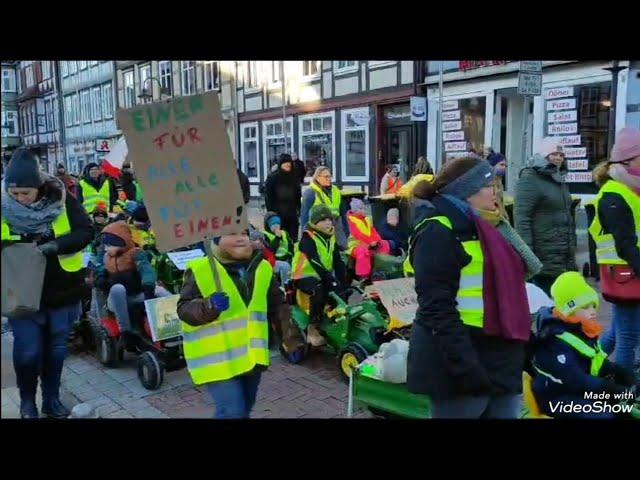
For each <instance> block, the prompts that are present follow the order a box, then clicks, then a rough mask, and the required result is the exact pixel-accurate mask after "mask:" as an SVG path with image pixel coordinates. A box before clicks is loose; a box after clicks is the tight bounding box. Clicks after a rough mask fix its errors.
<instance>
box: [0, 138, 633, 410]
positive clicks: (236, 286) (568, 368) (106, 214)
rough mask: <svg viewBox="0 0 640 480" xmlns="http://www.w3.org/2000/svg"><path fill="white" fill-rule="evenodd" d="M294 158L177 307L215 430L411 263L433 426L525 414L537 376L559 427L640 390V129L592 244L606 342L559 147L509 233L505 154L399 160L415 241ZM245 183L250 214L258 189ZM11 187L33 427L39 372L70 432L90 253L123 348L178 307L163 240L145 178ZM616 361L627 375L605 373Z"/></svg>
mask: <svg viewBox="0 0 640 480" xmlns="http://www.w3.org/2000/svg"><path fill="white" fill-rule="evenodd" d="M296 160H297V159H294V158H293V157H292V155H289V154H282V155H281V156H280V158H279V161H278V163H277V165H276V168H275V169H274V171H273V172H272V173H271V174H270V175H269V177H268V178H267V181H266V184H265V189H264V192H265V203H266V206H267V210H268V212H267V214H266V215H265V216H264V223H263V225H260V226H251V227H250V229H249V230H247V231H244V232H236V233H234V234H229V235H224V236H222V237H218V238H215V239H214V240H213V244H214V245H213V247H212V249H213V253H214V258H213V259H208V258H206V257H203V258H201V259H198V260H194V261H192V262H190V263H189V264H188V265H187V269H186V271H185V275H184V283H183V285H182V289H181V290H180V292H179V294H180V299H179V301H178V310H177V313H178V316H179V318H180V320H181V321H182V330H183V347H184V355H185V359H186V360H187V366H188V369H189V373H190V375H191V377H192V380H193V382H194V383H195V384H196V385H202V386H204V387H205V388H206V390H207V391H208V392H209V393H210V394H211V396H212V398H213V400H214V403H215V417H216V418H248V417H249V415H250V412H251V408H252V406H253V404H254V403H255V399H256V394H257V390H258V386H259V383H260V377H261V373H262V372H263V371H264V369H266V368H267V367H268V365H269V347H270V344H273V343H274V340H275V339H277V342H278V343H279V346H280V347H281V348H282V349H283V350H284V351H285V352H288V353H291V354H294V353H295V352H296V350H297V349H298V348H299V347H300V344H301V342H309V343H310V344H311V345H313V346H320V345H322V344H323V343H324V338H323V334H322V332H321V331H320V330H319V329H318V325H319V323H320V320H321V319H322V315H323V314H324V310H325V306H326V305H327V302H328V296H329V293H330V292H335V293H337V294H338V295H340V296H344V295H345V292H346V290H347V287H348V286H349V282H350V280H349V278H350V275H349V271H350V270H353V272H352V273H353V277H355V279H356V280H358V281H359V282H362V284H366V283H369V282H371V281H372V278H373V277H374V275H375V271H374V268H373V265H374V257H375V256H377V255H396V256H401V257H403V258H404V257H406V260H405V264H404V265H405V274H406V275H407V276H413V277H414V278H415V289H416V293H417V299H418V309H417V313H416V317H415V321H414V323H413V325H412V329H411V337H410V346H409V356H408V364H407V388H408V390H409V391H411V392H414V393H420V394H426V395H429V397H430V398H431V402H432V416H433V417H434V418H516V417H517V416H518V415H519V409H520V402H521V394H522V385H523V380H522V378H523V371H527V372H529V373H530V374H531V376H532V377H533V384H532V385H533V390H534V392H535V394H536V396H537V398H538V399H539V401H540V403H541V408H542V410H543V411H544V412H545V413H546V414H547V415H551V413H552V412H551V411H550V410H549V408H550V407H549V405H550V404H551V403H553V402H558V401H565V402H568V401H574V402H577V403H580V404H583V405H584V404H586V403H588V402H590V401H591V400H589V399H586V398H585V396H584V392H585V391H591V392H593V393H599V392H610V393H620V392H623V391H626V390H627V389H629V388H632V387H633V386H634V385H635V384H636V383H637V381H638V379H637V378H635V377H634V373H633V369H634V368H637V363H636V362H637V361H638V359H637V358H636V357H635V355H636V354H637V350H638V345H639V344H640V287H639V285H640V240H639V238H640V197H639V195H640V132H638V131H635V130H631V129H625V130H623V131H621V132H620V133H619V135H618V136H617V138H616V142H615V145H614V147H613V150H612V153H611V157H610V158H609V159H608V160H607V161H606V162H604V163H603V164H602V165H600V166H599V167H598V168H597V170H596V172H595V179H596V182H597V183H598V185H599V186H600V193H599V194H598V196H597V198H596V200H595V202H594V208H595V219H594V220H593V223H592V224H591V226H590V234H591V236H592V237H593V239H594V241H595V244H596V254H597V259H598V264H599V265H600V267H601V269H602V272H603V273H602V276H601V289H602V294H603V295H604V298H605V299H606V300H607V301H610V302H612V303H613V304H614V307H613V308H614V310H613V311H614V314H613V325H612V327H611V329H610V330H609V331H607V332H603V331H602V330H603V329H602V326H601V324H600V323H599V322H598V321H597V308H598V306H599V303H600V297H599V295H598V293H597V292H596V291H595V290H594V289H593V288H592V287H591V286H590V285H588V284H587V282H586V281H585V279H584V278H583V277H582V275H580V274H579V273H578V272H577V270H578V269H577V265H576V258H575V254H576V226H575V218H574V214H573V212H572V198H571V195H570V193H569V189H568V186H567V184H566V181H565V175H566V161H565V155H564V153H563V151H562V147H561V146H560V145H559V144H558V142H557V140H556V139H554V138H551V137H549V138H545V139H543V140H542V141H541V142H540V144H539V145H537V146H536V148H535V155H534V156H533V158H532V161H531V162H530V165H529V166H527V167H526V168H524V169H523V170H522V172H520V178H519V180H518V182H517V185H516V188H515V200H514V215H513V221H511V220H510V218H509V216H508V215H507V212H506V208H505V202H504V199H503V195H504V178H505V171H506V168H507V160H506V158H505V157H504V155H502V154H500V153H497V152H493V151H490V152H488V155H486V157H482V156H479V155H477V154H473V153H468V154H465V155H463V156H461V157H460V158H456V159H454V160H450V161H448V162H446V163H445V165H444V166H443V167H442V168H441V169H440V171H439V172H437V173H434V172H433V170H432V168H431V166H430V164H429V162H428V161H427V160H426V159H425V158H420V159H419V160H418V161H417V162H416V166H415V169H414V172H413V175H412V177H411V178H410V179H408V181H407V182H406V183H404V184H403V182H402V181H401V180H400V178H399V169H398V166H397V165H390V166H389V168H388V171H387V173H386V174H385V176H384V178H383V179H382V182H381V185H380V191H381V192H383V193H386V194H393V195H396V196H397V197H398V198H402V199H403V200H402V201H406V202H409V203H410V207H411V208H410V209H408V210H407V211H411V212H412V215H413V216H412V218H410V219H405V220H406V223H407V224H409V225H410V229H409V231H408V232H407V231H404V230H402V229H401V228H399V220H400V210H398V208H391V209H389V210H388V211H387V212H386V217H385V219H384V221H383V222H382V223H381V225H380V227H381V228H380V229H379V230H378V229H376V227H375V226H374V224H373V221H372V219H371V217H370V216H368V215H367V213H366V208H365V204H364V202H363V201H362V200H360V199H359V198H353V199H351V201H350V202H347V201H345V200H343V198H342V194H341V191H340V189H339V188H338V187H337V186H336V185H334V184H333V182H332V178H333V176H332V172H331V170H330V169H329V168H328V167H326V166H320V167H318V168H316V170H315V172H314V173H313V176H312V178H311V181H310V184H309V187H308V188H306V189H305V190H304V191H303V188H302V186H303V182H304V175H303V174H301V173H300V171H299V165H297V163H296ZM238 175H239V181H240V184H241V186H242V190H243V196H244V197H245V202H248V201H249V198H248V197H249V193H248V182H246V181H245V180H246V177H244V178H243V174H242V172H240V171H238ZM3 181H4V184H3V189H2V197H3V198H2V248H3V250H4V249H5V248H6V247H7V246H10V245H11V244H12V243H15V242H33V241H35V242H36V243H37V244H38V248H39V249H40V251H41V252H42V254H43V255H44V256H45V257H46V258H47V267H46V268H47V269H46V273H45V286H44V288H43V293H42V304H41V308H40V310H39V311H38V312H36V313H34V314H33V315H31V316H28V317H25V318H9V321H10V323H11V326H12V328H13V331H14V336H15V344H14V366H15V370H16V376H17V379H18V387H19V389H20V394H21V400H22V403H21V414H22V416H23V418H37V417H38V411H37V408H36V404H35V392H36V386H37V381H38V377H40V379H41V382H42V385H43V407H42V413H43V414H45V415H49V416H54V417H59V418H62V417H64V416H66V415H68V410H67V409H66V407H64V405H62V404H61V402H60V400H59V384H60V372H61V370H62V362H63V360H64V357H65V355H66V337H67V335H68V331H69V328H70V325H71V324H72V323H73V321H75V320H77V318H78V317H79V315H80V313H81V312H80V305H79V303H80V299H81V296H82V293H81V291H82V289H83V288H86V286H85V277H84V274H83V269H82V264H81V263H80V264H78V255H82V252H83V250H85V249H87V248H88V249H90V251H91V252H92V255H93V256H92V258H93V260H92V261H93V262H94V265H95V269H94V276H93V279H92V285H93V286H94V287H95V289H97V290H98V292H99V295H98V297H99V300H98V302H99V303H100V304H102V305H104V306H105V307H106V308H108V309H109V310H111V311H113V312H114V313H115V315H116V317H117V320H118V322H119V324H120V326H121V330H122V331H123V332H125V334H124V335H123V337H124V338H123V342H125V343H126V342H127V341H128V335H127V334H126V332H129V331H130V330H131V321H130V319H129V313H128V311H129V307H130V306H131V305H132V304H135V303H140V302H143V301H144V300H145V299H149V298H153V297H156V296H159V295H164V294H166V291H163V289H162V288H159V286H158V282H157V276H156V272H154V270H153V268H152V267H151V265H150V264H149V261H148V257H147V256H146V255H145V249H146V248H148V247H150V246H153V243H154V241H153V233H152V230H151V225H150V222H149V218H148V215H147V214H146V209H145V207H144V195H143V192H142V189H141V188H140V185H139V184H138V183H137V181H136V180H135V176H134V173H133V170H132V169H131V165H130V164H125V167H124V169H123V174H122V177H121V179H120V180H119V181H115V180H114V179H111V178H108V177H105V176H104V174H103V173H102V171H101V169H100V167H99V166H98V165H97V164H89V165H88V166H87V168H86V169H85V174H84V175H83V178H82V179H81V180H80V181H77V182H75V181H74V180H73V179H72V178H70V177H69V176H68V175H67V174H66V172H65V171H64V168H62V167H61V168H59V169H58V172H57V176H55V177H54V176H50V175H48V174H46V173H43V172H40V171H39V168H38V164H37V161H36V159H35V158H34V157H33V156H32V155H30V154H29V152H28V151H27V150H24V149H19V150H17V151H16V153H15V154H14V157H13V159H12V160H11V162H10V163H9V166H8V168H7V169H6V172H5V178H4V180H3ZM118 215H121V216H124V217H126V221H125V220H120V219H118V218H113V217H114V216H115V217H117V216H118ZM621 278H623V280H620V279H621ZM527 282H531V283H533V284H535V285H537V286H538V287H539V288H540V289H542V290H543V291H544V292H545V293H546V294H547V295H549V296H550V297H551V298H552V299H553V302H554V304H555V306H554V307H553V308H549V309H547V310H545V311H540V312H538V315H537V322H536V324H535V327H537V328H534V332H533V333H532V320H531V312H530V311H529V302H528V296H527V287H526V284H527ZM287 288H293V289H296V290H300V291H301V292H304V293H306V294H307V295H308V296H309V299H310V310H309V315H310V323H309V327H308V329H307V331H306V332H305V337H306V338H300V336H299V334H298V332H296V330H295V328H293V326H292V322H291V312H290V305H289V304H288V303H287V301H286V300H285V297H286V296H285V290H286V289H287ZM613 352H615V356H616V362H615V363H614V362H612V361H611V360H610V359H608V358H607V355H610V354H611V353H613ZM583 415H584V416H586V417H588V416H589V415H588V414H583ZM556 416H557V415H556Z"/></svg>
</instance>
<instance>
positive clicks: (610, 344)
mask: <svg viewBox="0 0 640 480" xmlns="http://www.w3.org/2000/svg"><path fill="white" fill-rule="evenodd" d="M600 343H601V344H602V348H603V349H604V351H605V352H607V354H611V353H612V352H613V351H614V350H615V352H616V363H617V364H618V365H621V366H623V367H625V368H628V369H629V370H632V369H633V366H634V357H635V355H636V350H637V349H638V346H639V345H640V304H634V305H624V304H620V305H617V304H615V303H614V304H613V323H612V324H611V328H610V329H609V330H607V331H606V332H605V333H604V334H603V335H602V336H601V337H600Z"/></svg>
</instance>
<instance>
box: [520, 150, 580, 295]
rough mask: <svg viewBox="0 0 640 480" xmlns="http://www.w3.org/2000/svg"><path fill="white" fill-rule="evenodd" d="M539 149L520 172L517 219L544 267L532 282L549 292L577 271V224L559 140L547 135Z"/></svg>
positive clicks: (522, 232)
mask: <svg viewBox="0 0 640 480" xmlns="http://www.w3.org/2000/svg"><path fill="white" fill-rule="evenodd" d="M536 152H537V153H536V154H535V155H534V156H533V159H532V160H533V162H532V165H531V166H529V167H525V168H524V169H523V170H522V171H521V172H520V179H519V181H518V184H517V185H516V195H515V201H514V221H515V227H516V230H517V232H518V233H519V234H520V236H521V237H522V239H523V240H524V241H525V242H526V243H527V245H529V247H530V248H531V249H532V250H533V253H535V255H536V256H537V257H538V258H539V259H540V261H541V262H542V270H541V271H540V273H539V274H538V275H536V276H535V277H534V278H533V279H532V281H533V283H535V284H536V285H537V286H538V287H540V288H541V289H542V290H544V291H545V293H546V294H547V295H550V294H551V285H552V284H553V282H554V281H555V280H556V278H558V276H560V275H561V274H562V273H564V272H566V271H568V270H573V271H576V270H577V266H576V258H575V253H576V226H575V220H574V218H573V215H572V213H571V194H570V193H569V187H568V185H567V184H566V182H565V176H566V172H567V169H566V163H565V156H564V153H563V152H562V147H561V146H560V144H559V143H558V139H557V138H554V137H546V138H544V139H543V140H542V141H541V142H540V144H539V145H538V147H537V148H536Z"/></svg>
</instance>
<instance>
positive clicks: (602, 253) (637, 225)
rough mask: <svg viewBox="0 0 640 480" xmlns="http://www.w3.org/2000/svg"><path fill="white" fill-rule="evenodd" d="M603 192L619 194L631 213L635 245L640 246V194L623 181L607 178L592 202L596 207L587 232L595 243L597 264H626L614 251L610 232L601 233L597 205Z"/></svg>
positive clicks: (614, 245)
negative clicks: (636, 238) (635, 238)
mask: <svg viewBox="0 0 640 480" xmlns="http://www.w3.org/2000/svg"><path fill="white" fill-rule="evenodd" d="M605 193H617V194H618V195H620V196H621V197H622V198H623V199H624V201H625V202H627V205H629V208H630V209H631V212H632V214H633V222H634V229H635V231H636V236H637V237H638V240H637V246H638V248H640V196H639V195H638V194H637V193H635V192H634V191H633V190H631V189H630V188H629V187H627V186H626V185H625V184H624V183H621V182H618V181H616V180H608V181H607V183H605V184H604V185H603V186H602V188H601V189H600V191H599V192H598V196H597V197H596V199H595V201H594V202H593V204H594V207H595V209H596V216H595V217H594V219H593V222H591V226H590V227H589V233H590V234H591V237H592V238H593V241H594V242H595V244H596V258H597V260H598V264H599V265H627V262H626V261H625V260H623V259H622V258H620V257H619V256H618V253H617V252H616V243H615V240H614V238H613V235H612V234H610V233H607V234H603V233H602V231H603V229H602V223H600V216H599V215H598V205H599V204H600V201H601V200H602V196H603V195H604V194H605Z"/></svg>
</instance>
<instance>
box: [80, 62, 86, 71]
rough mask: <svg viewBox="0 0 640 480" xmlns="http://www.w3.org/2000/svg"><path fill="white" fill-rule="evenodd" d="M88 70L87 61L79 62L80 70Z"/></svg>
mask: <svg viewBox="0 0 640 480" xmlns="http://www.w3.org/2000/svg"><path fill="white" fill-rule="evenodd" d="M86 68H87V61H86V60H78V70H85V69H86Z"/></svg>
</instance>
